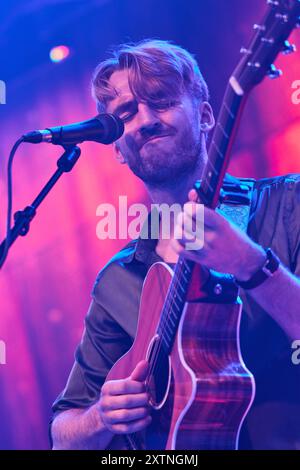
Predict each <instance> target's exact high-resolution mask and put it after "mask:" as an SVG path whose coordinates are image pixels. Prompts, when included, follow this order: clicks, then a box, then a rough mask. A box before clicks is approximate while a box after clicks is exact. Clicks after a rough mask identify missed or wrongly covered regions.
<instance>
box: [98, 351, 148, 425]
mask: <svg viewBox="0 0 300 470" xmlns="http://www.w3.org/2000/svg"><path fill="white" fill-rule="evenodd" d="M148 367H149V364H148V362H147V361H145V360H144V361H140V362H139V363H138V364H137V366H136V368H135V369H134V371H133V372H132V374H131V375H130V376H129V377H128V378H127V379H123V380H110V381H108V382H105V383H104V385H103V386H102V389H101V396H100V399H99V402H98V406H99V412H100V416H101V419H102V421H103V424H104V425H105V427H106V428H107V429H108V430H109V431H111V432H112V433H114V434H130V433H133V432H137V431H141V430H142V429H144V428H146V427H147V426H148V425H149V424H150V423H151V416H150V412H151V407H150V405H149V396H148V394H147V392H146V387H145V380H146V377H147V373H148Z"/></svg>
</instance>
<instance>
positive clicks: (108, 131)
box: [95, 113, 124, 144]
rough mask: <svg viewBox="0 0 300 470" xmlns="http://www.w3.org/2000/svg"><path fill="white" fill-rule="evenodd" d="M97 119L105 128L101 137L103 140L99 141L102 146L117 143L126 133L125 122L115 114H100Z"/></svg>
mask: <svg viewBox="0 0 300 470" xmlns="http://www.w3.org/2000/svg"><path fill="white" fill-rule="evenodd" d="M95 119H98V120H99V121H100V123H101V125H102V126H103V130H104V133H103V135H102V136H101V140H99V142H101V143H102V144H111V143H112V142H115V141H116V140H118V139H119V138H120V137H121V135H122V134H123V132H124V123H123V121H122V120H121V119H120V118H119V117H118V116H115V115H114V114H107V113H103V114H98V116H96V117H95Z"/></svg>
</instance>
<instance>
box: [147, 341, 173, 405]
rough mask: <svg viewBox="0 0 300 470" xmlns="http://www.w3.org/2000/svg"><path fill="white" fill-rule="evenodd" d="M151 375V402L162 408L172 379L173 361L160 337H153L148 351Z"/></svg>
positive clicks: (149, 386) (149, 378) (148, 386)
mask: <svg viewBox="0 0 300 470" xmlns="http://www.w3.org/2000/svg"><path fill="white" fill-rule="evenodd" d="M148 361H149V364H150V375H149V377H148V379H147V382H146V383H147V388H148V392H149V394H150V404H151V405H152V407H153V408H155V409H160V408H161V407H162V406H163V405H164V403H165V401H166V398H167V395H168V391H169V387H170V380H171V361H170V357H169V356H168V354H166V352H165V351H164V349H163V347H162V344H161V341H160V338H159V337H158V336H156V337H155V338H153V341H152V343H151V344H150V348H149V351H148Z"/></svg>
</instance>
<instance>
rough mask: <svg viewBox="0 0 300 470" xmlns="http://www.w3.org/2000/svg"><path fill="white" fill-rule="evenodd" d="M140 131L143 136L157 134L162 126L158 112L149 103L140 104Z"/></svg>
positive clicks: (138, 115) (138, 114)
mask: <svg viewBox="0 0 300 470" xmlns="http://www.w3.org/2000/svg"><path fill="white" fill-rule="evenodd" d="M137 117H138V132H139V133H140V135H141V136H142V137H149V136H152V135H155V134H156V133H157V132H158V130H159V129H160V128H161V122H160V119H159V117H158V116H157V113H156V112H155V111H154V110H153V109H151V108H150V107H149V106H148V105H147V104H144V103H139V105H138V113H137Z"/></svg>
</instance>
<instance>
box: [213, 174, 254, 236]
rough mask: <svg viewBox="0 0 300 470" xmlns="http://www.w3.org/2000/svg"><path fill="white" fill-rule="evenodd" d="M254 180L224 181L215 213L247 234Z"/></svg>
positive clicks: (235, 179)
mask: <svg viewBox="0 0 300 470" xmlns="http://www.w3.org/2000/svg"><path fill="white" fill-rule="evenodd" d="M254 184H255V180H254V179H252V178H239V179H237V178H232V180H230V181H228V180H225V181H224V183H223V186H222V189H221V192H220V199H219V206H218V207H217V208H216V212H219V213H220V214H222V215H223V216H224V217H225V218H226V219H227V220H229V221H230V222H232V223H233V224H235V225H237V227H239V228H240V229H241V230H243V231H244V232H247V228H248V223H249V217H250V209H251V201H252V196H253V190H254Z"/></svg>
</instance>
